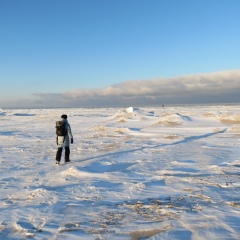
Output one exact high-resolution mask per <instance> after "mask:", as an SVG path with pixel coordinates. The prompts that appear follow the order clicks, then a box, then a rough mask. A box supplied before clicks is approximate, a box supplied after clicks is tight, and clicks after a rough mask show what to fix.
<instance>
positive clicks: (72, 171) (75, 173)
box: [61, 167, 108, 178]
mask: <svg viewBox="0 0 240 240" xmlns="http://www.w3.org/2000/svg"><path fill="white" fill-rule="evenodd" d="M61 175H63V176H72V177H83V178H86V177H87V178H108V175H107V174H105V173H103V174H100V173H90V172H83V171H79V170H78V169H77V168H76V167H70V168H68V169H67V170H65V171H63V172H61Z"/></svg>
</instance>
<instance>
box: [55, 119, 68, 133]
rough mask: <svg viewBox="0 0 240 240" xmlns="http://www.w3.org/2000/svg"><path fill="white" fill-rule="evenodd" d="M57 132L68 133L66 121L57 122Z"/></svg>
mask: <svg viewBox="0 0 240 240" xmlns="http://www.w3.org/2000/svg"><path fill="white" fill-rule="evenodd" d="M56 134H57V136H65V135H66V134H67V127H66V124H65V122H64V121H57V122H56Z"/></svg>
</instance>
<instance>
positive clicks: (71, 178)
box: [0, 105, 240, 240]
mask: <svg viewBox="0 0 240 240" xmlns="http://www.w3.org/2000/svg"><path fill="white" fill-rule="evenodd" d="M62 114H67V115H68V120H69V123H70V124H71V127H72V132H73V136H74V144H72V145H71V162H70V163H67V164H65V163H64V159H63V158H62V160H61V164H60V165H59V166H56V165H55V154H56V150H57V147H56V135H55V122H56V121H57V120H59V119H60V116H61V115H62ZM0 122H1V125H0V163H1V169H0V211H1V217H0V239H39V240H40V239H41V240H42V239H83V240H118V239H119V240H120V239H121V240H125V239H127V240H128V239H129V240H143V239H149V240H160V239H161V240H162V239H166V240H171V239H172V240H173V239H174V240H176V239H184V240H188V239H194V240H205V239H211V240H215V239H216V240H219V239H220V240H223V239H224V240H225V239H236V240H237V239H239V237H240V227H239V223H240V141H239V138H240V108H239V105H231V106H183V107H180V106H175V107H158V108H157V107H152V108H145V107H143V108H134V107H128V108H124V109H117V108H102V109H100V108H98V109H83V108H75V109H35V110H33V109H32V110H27V109H21V110H4V109H0Z"/></svg>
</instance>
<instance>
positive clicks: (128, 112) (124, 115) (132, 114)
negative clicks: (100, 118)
mask: <svg viewBox="0 0 240 240" xmlns="http://www.w3.org/2000/svg"><path fill="white" fill-rule="evenodd" d="M151 116H154V111H150V112H148V111H145V110H142V109H140V108H134V107H128V108H125V109H121V110H119V111H118V112H117V113H116V114H114V115H113V116H112V118H113V119H118V118H120V119H131V118H140V119H143V118H144V117H151Z"/></svg>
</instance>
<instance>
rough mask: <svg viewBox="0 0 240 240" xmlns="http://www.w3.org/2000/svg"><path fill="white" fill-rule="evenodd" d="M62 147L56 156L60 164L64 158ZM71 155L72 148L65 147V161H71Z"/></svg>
mask: <svg viewBox="0 0 240 240" xmlns="http://www.w3.org/2000/svg"><path fill="white" fill-rule="evenodd" d="M62 150H63V148H62V147H59V148H58V150H57V154H56V161H58V162H60V161H61V157H62ZM69 155H70V148H69V147H65V161H69Z"/></svg>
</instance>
